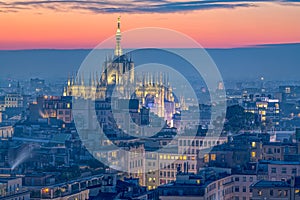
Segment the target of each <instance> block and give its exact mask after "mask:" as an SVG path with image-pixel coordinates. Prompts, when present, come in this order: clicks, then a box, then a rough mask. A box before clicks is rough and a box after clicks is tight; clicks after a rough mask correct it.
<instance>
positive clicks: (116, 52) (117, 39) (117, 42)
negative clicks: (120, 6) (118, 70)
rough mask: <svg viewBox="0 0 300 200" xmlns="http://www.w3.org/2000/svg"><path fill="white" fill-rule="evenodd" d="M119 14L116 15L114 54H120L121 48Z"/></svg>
mask: <svg viewBox="0 0 300 200" xmlns="http://www.w3.org/2000/svg"><path fill="white" fill-rule="evenodd" d="M121 38H122V35H121V16H119V17H118V28H117V32H116V48H115V56H121V55H122V54H123V53H122V48H121Z"/></svg>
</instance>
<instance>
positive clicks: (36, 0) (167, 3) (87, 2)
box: [0, 0, 300, 13]
mask: <svg viewBox="0 0 300 200" xmlns="http://www.w3.org/2000/svg"><path fill="white" fill-rule="evenodd" d="M257 2H277V3H285V4H286V3H293V4H295V3H300V0H275V1H274V0H220V1H216V0H186V1H182V0H181V1H178V0H123V1H120V0H99V1H97V0H30V1H25V0H20V1H14V0H7V1H0V9H1V11H2V12H13V11H14V12H16V11H19V10H22V9H36V8H45V9H50V10H57V11H74V10H84V11H89V12H94V13H173V12H187V11H195V10H206V9H217V8H237V7H252V6H256V5H255V3H257Z"/></svg>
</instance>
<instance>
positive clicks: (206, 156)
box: [204, 154, 209, 163]
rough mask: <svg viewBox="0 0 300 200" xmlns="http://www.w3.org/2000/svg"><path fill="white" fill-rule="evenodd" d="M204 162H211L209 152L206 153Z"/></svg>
mask: <svg viewBox="0 0 300 200" xmlns="http://www.w3.org/2000/svg"><path fill="white" fill-rule="evenodd" d="M204 162H205V163H208V162H209V157H208V154H205V155H204Z"/></svg>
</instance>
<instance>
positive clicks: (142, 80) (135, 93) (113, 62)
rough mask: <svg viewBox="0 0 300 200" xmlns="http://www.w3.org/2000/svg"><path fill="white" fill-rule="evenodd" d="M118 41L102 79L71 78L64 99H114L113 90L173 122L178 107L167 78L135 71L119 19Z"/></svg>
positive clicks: (92, 75) (93, 76)
mask: <svg viewBox="0 0 300 200" xmlns="http://www.w3.org/2000/svg"><path fill="white" fill-rule="evenodd" d="M115 38H116V45H115V50H114V56H112V57H110V58H107V59H106V61H105V62H104V63H103V65H104V67H103V69H104V70H103V71H102V72H101V74H100V76H99V75H98V73H97V72H95V73H94V74H91V75H90V78H89V80H88V81H86V80H85V79H84V75H83V74H79V75H77V77H76V78H73V77H72V78H69V79H68V83H67V86H66V87H65V88H64V93H63V96H73V97H74V98H83V99H92V100H105V99H107V98H110V97H111V95H112V91H113V90H114V91H115V92H117V93H118V94H120V95H118V97H119V98H121V97H122V98H124V99H138V100H139V104H140V108H141V107H147V108H149V109H150V111H151V112H153V113H155V114H156V115H158V116H159V117H163V118H165V120H167V121H171V119H172V116H173V114H174V113H175V107H176V105H175V101H174V96H173V92H172V88H171V86H170V84H169V80H168V75H166V74H165V73H160V72H158V73H155V74H153V73H143V74H140V75H138V74H137V73H136V72H135V66H134V62H133V60H132V59H131V58H130V57H129V56H127V55H126V54H123V51H122V47H121V38H122V34H121V22H120V17H119V18H118V21H117V31H116V37H115Z"/></svg>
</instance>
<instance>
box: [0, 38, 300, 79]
mask: <svg viewBox="0 0 300 200" xmlns="http://www.w3.org/2000/svg"><path fill="white" fill-rule="evenodd" d="M207 51H208V53H209V54H210V55H211V57H212V58H213V60H214V61H215V63H216V64H217V66H218V68H219V70H220V72H221V74H222V76H223V78H224V79H225V80H229V79H232V80H243V79H248V80H251V79H257V77H259V76H264V77H265V78H266V79H268V80H299V74H300V56H299V54H300V44H298V43H295V44H280V45H261V46H255V47H247V48H233V49H207ZM89 52H90V50H51V49H50V50H17V51H6V50H2V51H0V72H1V73H0V78H1V79H6V78H8V77H12V78H18V79H29V78H32V77H40V78H45V79H49V80H51V79H52V80H53V79H57V78H65V77H67V76H68V73H69V72H75V71H77V69H78V68H79V66H80V64H81V62H82V61H83V60H84V58H85V57H86V56H87V54H88V53H89Z"/></svg>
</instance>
